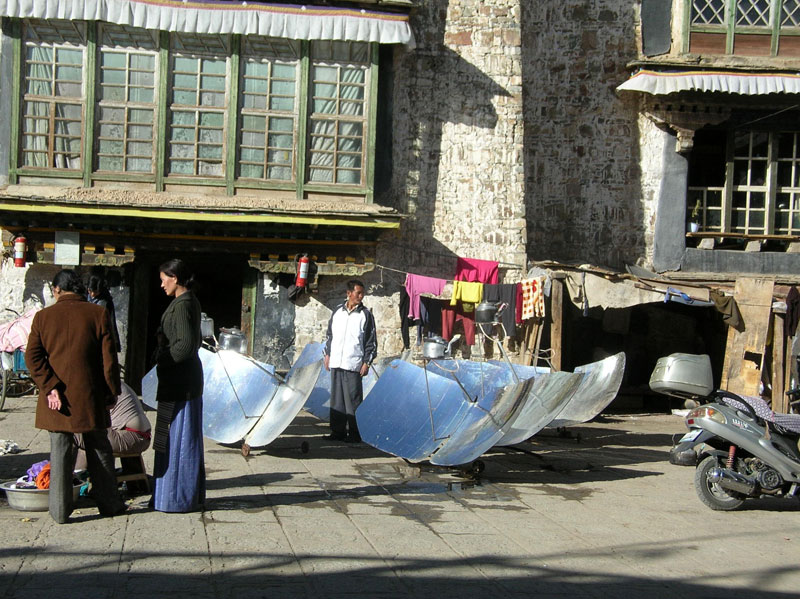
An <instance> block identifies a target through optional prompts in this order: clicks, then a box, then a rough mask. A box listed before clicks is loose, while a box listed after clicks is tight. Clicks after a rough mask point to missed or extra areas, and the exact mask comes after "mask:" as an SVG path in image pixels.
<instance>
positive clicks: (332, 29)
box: [0, 0, 414, 47]
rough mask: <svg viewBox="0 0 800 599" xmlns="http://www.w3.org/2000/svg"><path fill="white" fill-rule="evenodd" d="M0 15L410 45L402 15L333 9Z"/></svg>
mask: <svg viewBox="0 0 800 599" xmlns="http://www.w3.org/2000/svg"><path fill="white" fill-rule="evenodd" d="M0 16H5V17H16V18H32V19H66V20H85V21H107V22H109V23H116V24H118V25H130V26H133V27H142V28H144V29H158V30H163V31H178V32H182V33H217V34H223V33H241V34H244V35H264V36H268V37H280V38H290V39H298V40H346V41H359V42H379V43H381V44H408V45H410V46H412V47H413V46H414V35H413V33H412V32H411V27H410V25H409V20H408V15H406V14H400V13H390V12H379V11H370V10H365V9H358V8H342V7H333V6H312V5H308V6H302V5H293V4H264V3H254V2H249V3H248V2H221V1H214V0H0Z"/></svg>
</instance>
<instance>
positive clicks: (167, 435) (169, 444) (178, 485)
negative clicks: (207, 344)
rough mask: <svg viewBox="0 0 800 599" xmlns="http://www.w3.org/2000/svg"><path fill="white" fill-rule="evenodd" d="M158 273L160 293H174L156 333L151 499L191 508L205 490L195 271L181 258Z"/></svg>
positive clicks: (161, 506) (162, 506) (163, 508)
mask: <svg viewBox="0 0 800 599" xmlns="http://www.w3.org/2000/svg"><path fill="white" fill-rule="evenodd" d="M159 276H160V277H161V288H162V289H163V290H164V293H166V294H167V295H168V296H170V297H173V298H174V299H173V300H172V302H171V303H170V304H169V306H167V309H166V310H165V311H164V314H163V315H162V317H161V326H160V327H159V328H158V331H157V333H156V335H157V348H156V356H155V358H156V375H157V376H158V389H157V391H156V401H157V402H158V411H157V415H156V428H155V435H154V436H153V449H154V451H155V459H154V464H153V499H152V502H151V503H152V507H153V508H155V509H156V510H158V511H160V512H190V511H194V510H197V509H200V508H201V507H202V506H203V503H204V502H205V495H206V473H205V465H204V463H203V365H202V363H201V362H200V356H199V354H198V351H199V349H200V343H201V341H202V338H201V335H200V302H199V301H198V299H197V297H196V296H195V294H194V292H193V291H192V287H193V285H194V277H193V276H192V273H191V272H190V271H189V268H188V266H187V265H186V263H185V262H183V261H182V260H177V259H176V260H170V261H169V262H165V263H164V264H162V265H161V266H160V267H159Z"/></svg>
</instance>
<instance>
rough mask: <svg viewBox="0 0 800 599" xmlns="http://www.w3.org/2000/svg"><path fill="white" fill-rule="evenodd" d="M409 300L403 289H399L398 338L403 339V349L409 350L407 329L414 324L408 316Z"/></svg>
mask: <svg viewBox="0 0 800 599" xmlns="http://www.w3.org/2000/svg"><path fill="white" fill-rule="evenodd" d="M410 303H411V300H410V299H409V297H408V292H407V291H406V288H405V287H401V288H400V336H401V337H402V338H403V349H410V348H411V336H410V334H409V329H410V328H411V325H412V324H414V319H413V318H411V317H410V316H409V315H408V310H409V305H410Z"/></svg>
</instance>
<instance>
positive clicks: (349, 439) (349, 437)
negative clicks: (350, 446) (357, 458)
mask: <svg viewBox="0 0 800 599" xmlns="http://www.w3.org/2000/svg"><path fill="white" fill-rule="evenodd" d="M344 442H345V443H361V437H360V436H359V435H347V436H346V437H345V438H344Z"/></svg>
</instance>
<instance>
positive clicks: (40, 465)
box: [28, 460, 50, 482]
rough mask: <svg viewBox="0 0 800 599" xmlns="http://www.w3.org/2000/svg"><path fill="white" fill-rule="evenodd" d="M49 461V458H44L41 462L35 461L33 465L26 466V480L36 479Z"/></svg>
mask: <svg viewBox="0 0 800 599" xmlns="http://www.w3.org/2000/svg"><path fill="white" fill-rule="evenodd" d="M49 463H50V460H44V461H43V462H36V463H35V464H34V465H33V466H31V467H30V468H28V480H29V481H31V482H33V481H35V480H36V477H37V476H39V473H40V472H41V471H42V470H43V469H44V467H45V466H47V465H48V464H49Z"/></svg>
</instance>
